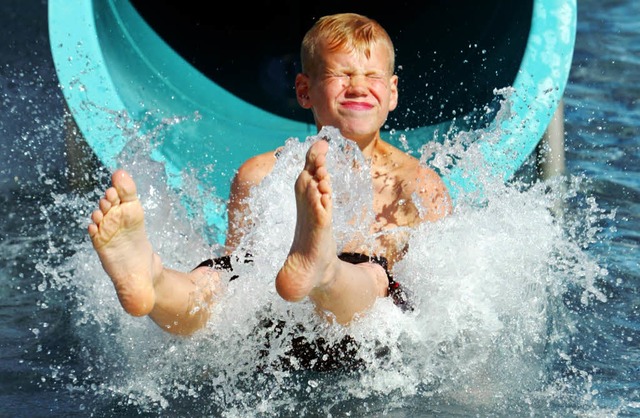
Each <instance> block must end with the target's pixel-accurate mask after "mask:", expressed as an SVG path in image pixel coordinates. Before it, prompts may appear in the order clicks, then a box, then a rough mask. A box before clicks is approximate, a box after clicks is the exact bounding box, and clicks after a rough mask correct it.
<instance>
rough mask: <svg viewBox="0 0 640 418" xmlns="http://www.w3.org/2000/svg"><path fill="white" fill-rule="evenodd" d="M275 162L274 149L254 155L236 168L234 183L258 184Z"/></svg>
mask: <svg viewBox="0 0 640 418" xmlns="http://www.w3.org/2000/svg"><path fill="white" fill-rule="evenodd" d="M275 163H276V157H275V151H269V152H265V153H263V154H258V155H255V156H253V157H251V158H249V159H248V160H246V161H245V162H244V163H242V165H241V166H240V167H239V168H238V171H237V172H236V175H235V178H234V183H246V184H248V185H255V184H259V183H260V182H261V181H262V180H263V179H264V178H265V177H266V176H267V175H268V174H269V173H270V172H271V170H272V169H273V166H274V165H275Z"/></svg>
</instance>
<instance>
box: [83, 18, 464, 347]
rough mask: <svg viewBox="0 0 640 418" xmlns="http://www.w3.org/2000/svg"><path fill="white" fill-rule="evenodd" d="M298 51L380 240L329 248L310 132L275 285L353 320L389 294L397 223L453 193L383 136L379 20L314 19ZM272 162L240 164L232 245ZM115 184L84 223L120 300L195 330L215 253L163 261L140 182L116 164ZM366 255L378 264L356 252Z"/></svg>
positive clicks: (436, 210)
mask: <svg viewBox="0 0 640 418" xmlns="http://www.w3.org/2000/svg"><path fill="white" fill-rule="evenodd" d="M301 59H302V73H300V74H298V75H297V76H296V80H295V91H296V96H297V100H298V103H299V104H300V106H302V107H303V108H305V109H310V110H311V111H312V112H313V115H314V120H315V123H316V126H317V129H318V130H320V128H322V127H323V126H333V127H335V128H338V129H339V130H340V133H341V134H342V135H343V136H344V137H345V138H348V139H350V140H352V141H354V142H355V143H357V145H358V147H359V148H360V150H361V151H362V153H363V154H364V156H365V157H366V158H367V159H368V160H369V161H370V165H371V178H372V182H373V190H374V193H373V209H374V212H375V220H374V223H373V225H371V233H372V234H377V238H376V247H375V248H374V253H373V254H368V255H365V256H364V257H359V256H356V257H355V258H356V261H355V262H354V260H351V262H350V261H348V257H347V256H345V255H346V254H354V253H355V254H357V253H358V251H362V249H361V248H341V249H339V251H340V253H336V243H335V241H334V238H333V233H332V232H333V230H332V200H331V192H332V189H331V183H330V173H328V171H327V167H326V164H325V157H326V153H327V150H328V144H327V142H326V141H322V140H320V141H317V142H315V143H314V144H313V145H311V147H310V148H309V151H308V153H307V155H306V162H305V166H304V169H303V170H302V172H301V174H300V176H299V177H298V179H297V181H296V183H295V194H296V207H297V221H296V229H295V235H294V239H293V243H292V245H291V249H290V251H289V254H288V256H287V258H286V260H285V262H284V264H283V266H282V268H281V269H280V271H279V272H278V274H277V276H276V278H275V286H276V289H277V292H278V294H279V295H280V296H281V297H282V298H284V299H285V300H287V301H291V302H296V301H300V300H303V299H304V298H307V297H308V298H309V299H310V300H311V301H312V302H313V303H314V305H315V306H316V308H317V310H318V312H328V313H330V315H329V316H328V317H331V318H333V319H334V320H336V321H337V322H339V323H341V324H348V323H349V322H350V321H351V320H352V319H353V318H354V316H355V315H357V314H360V313H363V312H365V311H366V310H367V309H369V308H370V307H371V306H372V305H373V304H374V302H375V301H376V299H377V298H378V297H386V296H388V295H389V291H390V283H392V279H391V278H390V275H389V271H390V269H392V267H393V265H394V263H395V262H396V261H398V260H399V259H400V258H401V257H402V254H403V251H405V250H406V248H405V247H406V242H403V239H402V238H401V237H399V236H397V235H394V234H392V233H391V232H392V230H393V229H397V228H398V227H411V226H415V225H417V224H419V223H421V222H424V221H436V220H438V219H440V218H442V217H444V216H445V215H447V214H448V213H450V211H451V202H450V198H449V195H448V192H447V190H446V187H445V185H444V184H443V182H442V180H441V179H440V177H439V176H438V175H437V174H436V173H435V172H434V171H433V170H430V169H428V168H426V167H423V166H421V165H420V163H419V161H418V160H417V159H416V158H414V157H412V156H410V155H408V154H406V153H404V152H402V151H401V150H399V149H397V148H395V147H393V146H392V145H390V144H389V143H387V142H385V141H383V140H382V138H381V137H380V129H381V127H382V126H383V124H384V123H385V121H386V119H387V116H388V114H389V112H390V111H393V110H394V109H395V108H396V106H397V103H398V77H397V75H395V74H394V66H395V64H394V60H395V53H394V48H393V44H392V41H391V39H390V38H389V35H388V34H387V32H386V31H385V30H384V29H383V28H382V27H381V26H380V25H379V24H378V23H377V22H376V21H374V20H371V19H369V18H367V17H365V16H361V15H357V14H353V13H343V14H337V15H331V16H325V17H323V18H321V19H319V20H318V21H317V22H316V24H315V25H314V26H313V27H312V28H311V29H310V30H309V32H307V34H306V35H305V37H304V39H303V42H302V48H301ZM275 161H276V153H275V152H269V153H265V154H261V155H258V156H255V157H253V158H251V159H249V160H248V161H246V162H245V163H244V164H243V165H242V166H241V167H240V168H239V170H238V172H237V173H236V176H235V178H234V180H233V184H232V188H231V193H230V199H229V203H228V211H229V212H228V215H229V216H228V218H229V226H228V232H227V240H226V243H225V247H226V252H227V254H231V253H232V252H233V250H234V249H235V248H236V246H237V245H238V244H239V242H240V238H241V237H242V234H243V232H244V231H245V228H246V227H247V226H246V225H244V224H243V213H245V212H246V211H249V210H251V208H249V207H247V206H246V203H245V199H246V198H247V196H248V195H249V193H250V190H251V188H252V187H253V186H255V185H257V184H259V183H260V182H261V181H262V179H264V178H265V176H267V175H268V174H269V172H270V171H271V169H272V168H273V166H274V164H275ZM112 182H113V187H111V188H109V189H108V190H107V191H106V192H105V196H104V198H102V199H101V200H100V203H99V209H98V210H96V211H95V212H94V213H93V214H92V217H91V219H92V222H93V223H91V224H90V225H89V227H88V232H89V235H90V237H91V240H92V243H93V246H94V248H95V250H96V252H97V253H98V256H99V257H100V260H101V262H102V265H103V267H104V269H105V271H106V272H107V274H108V275H109V276H110V277H111V279H112V281H113V284H114V286H115V289H116V292H117V294H118V298H119V300H120V303H121V304H122V306H123V308H124V309H125V311H126V312H128V313H129V314H131V315H134V316H143V315H148V316H149V317H150V318H151V319H152V320H153V321H155V322H156V323H157V324H158V325H160V326H161V327H162V328H163V329H165V330H167V331H169V332H172V333H175V334H183V335H187V334H191V333H193V332H194V331H196V330H198V329H200V328H202V327H203V326H204V325H205V323H206V321H207V319H208V317H209V311H208V310H207V309H200V310H192V308H193V307H194V303H195V302H194V300H195V299H196V298H195V297H194V295H195V292H196V291H197V289H198V288H197V287H196V283H200V282H201V281H202V280H209V281H211V282H212V283H214V284H215V283H219V280H220V276H219V274H218V273H217V272H216V270H215V269H211V268H210V267H208V266H214V265H216V263H214V262H212V261H211V262H209V263H207V262H205V263H203V264H201V265H200V266H198V267H197V268H195V269H194V270H193V271H191V272H188V273H182V272H178V271H174V270H171V269H167V268H165V267H163V265H162V261H161V259H160V257H159V256H158V255H157V254H156V253H154V252H153V249H152V248H151V243H150V242H149V240H148V238H147V235H146V233H145V227H144V214H143V209H142V205H141V204H140V201H139V200H138V198H137V195H136V187H135V183H134V182H133V180H132V179H131V177H130V176H129V175H128V174H127V173H126V172H124V171H122V170H118V171H116V172H115V173H114V174H113V176H112ZM416 199H417V200H418V201H415V200H416ZM369 256H370V257H369ZM344 260H347V261H344ZM363 260H366V261H373V262H358V261H363ZM211 288H212V289H215V286H211ZM198 291H202V290H198ZM207 292H209V294H207V295H201V297H202V296H204V298H205V300H207V301H209V302H210V303H213V302H212V300H213V297H212V296H213V294H212V293H215V292H216V291H215V290H209V291H207ZM194 311H197V312H195V313H194Z"/></svg>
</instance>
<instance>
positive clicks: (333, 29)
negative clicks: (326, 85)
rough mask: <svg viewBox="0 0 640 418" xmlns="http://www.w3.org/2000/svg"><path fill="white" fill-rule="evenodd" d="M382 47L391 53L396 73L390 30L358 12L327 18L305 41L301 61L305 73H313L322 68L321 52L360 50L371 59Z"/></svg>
mask: <svg viewBox="0 0 640 418" xmlns="http://www.w3.org/2000/svg"><path fill="white" fill-rule="evenodd" d="M377 44H382V45H384V46H385V47H387V49H388V51H389V57H390V60H389V73H390V74H393V73H394V67H395V51H394V49H393V42H392V41H391V37H389V34H388V33H387V31H386V30H385V29H384V28H383V27H382V26H381V25H380V24H379V23H378V22H377V21H375V20H373V19H371V18H368V17H366V16H362V15H359V14H357V13H339V14H334V15H328V16H323V17H321V18H320V19H318V21H317V22H316V23H315V24H314V25H313V26H312V27H311V29H309V31H308V32H307V33H306V35H305V36H304V38H303V39H302V46H301V49H300V59H301V61H302V72H304V73H307V74H308V73H309V71H312V70H314V69H316V68H317V67H318V65H319V59H318V55H319V51H320V50H321V49H322V47H323V46H326V47H327V48H328V49H329V51H338V50H341V49H342V50H345V51H349V52H352V51H356V52H358V53H361V54H364V56H365V57H367V58H369V57H370V55H371V47H372V46H373V45H377Z"/></svg>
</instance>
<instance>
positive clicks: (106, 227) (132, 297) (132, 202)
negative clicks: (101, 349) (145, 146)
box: [88, 170, 162, 316]
mask: <svg viewBox="0 0 640 418" xmlns="http://www.w3.org/2000/svg"><path fill="white" fill-rule="evenodd" d="M111 181H112V183H113V187H110V188H109V189H107V191H106V192H105V194H104V197H103V198H102V199H100V204H99V207H100V209H99V210H96V211H94V212H93V214H92V215H91V220H92V221H93V223H92V224H90V225H89V227H88V232H89V236H90V237H91V241H92V243H93V247H94V249H95V250H96V252H97V253H98V256H99V257H100V261H101V262H102V266H103V267H104V270H105V271H106V272H107V274H108V275H109V277H111V280H112V281H113V285H114V286H115V289H116V293H117V294H118V298H119V299H120V303H121V304H122V307H123V308H124V310H125V311H126V312H128V313H129V314H131V315H134V316H143V315H147V314H148V313H150V312H151V310H152V309H153V307H154V304H155V291H154V288H153V274H154V272H157V271H160V270H158V269H162V265H161V264H160V258H159V257H158V256H157V255H155V254H154V253H153V249H152V248H151V243H150V242H149V240H148V238H147V234H146V232H145V228H144V211H143V209H142V205H141V204H140V201H139V200H138V197H137V194H136V185H135V183H134V181H133V179H132V178H131V176H129V174H128V173H127V172H125V171H123V170H118V171H116V172H115V173H113V176H112V177H111Z"/></svg>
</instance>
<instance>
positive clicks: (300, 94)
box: [296, 73, 311, 109]
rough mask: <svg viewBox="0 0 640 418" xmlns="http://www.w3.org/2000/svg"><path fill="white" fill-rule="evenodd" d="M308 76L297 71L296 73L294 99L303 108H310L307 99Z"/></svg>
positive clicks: (309, 102) (309, 101)
mask: <svg viewBox="0 0 640 418" xmlns="http://www.w3.org/2000/svg"><path fill="white" fill-rule="evenodd" d="M309 83H310V81H309V76H308V75H306V74H302V73H299V74H298V75H296V99H298V104H299V105H300V107H302V108H303V109H311V100H310V99H309Z"/></svg>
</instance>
